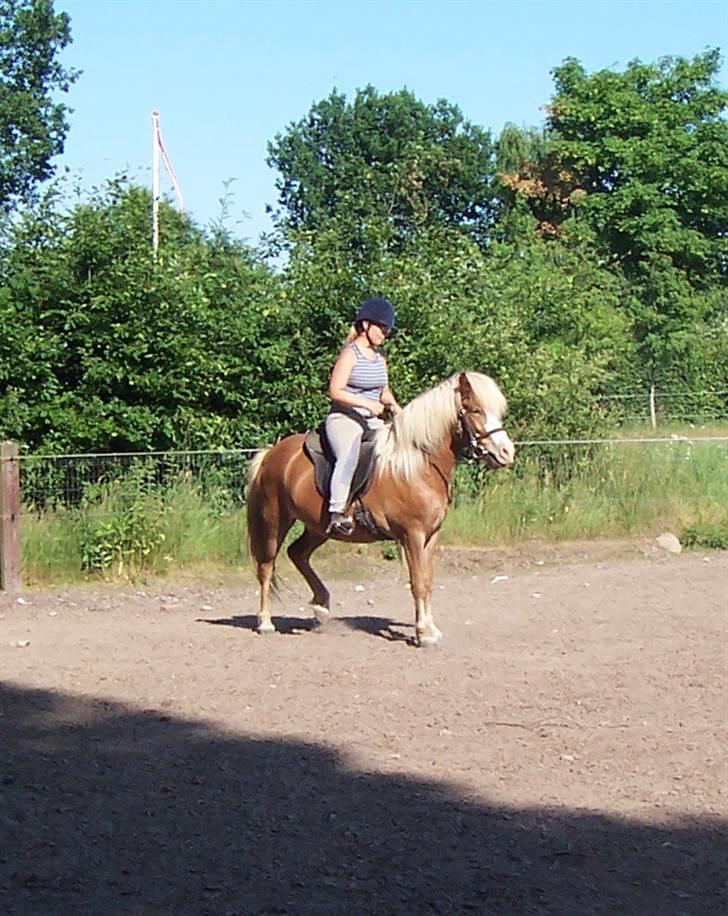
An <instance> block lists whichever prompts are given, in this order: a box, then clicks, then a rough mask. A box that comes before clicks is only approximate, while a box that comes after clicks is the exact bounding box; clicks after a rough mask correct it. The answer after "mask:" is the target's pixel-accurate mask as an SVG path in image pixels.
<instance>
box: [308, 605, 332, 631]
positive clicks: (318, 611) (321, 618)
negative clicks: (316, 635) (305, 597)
mask: <svg viewBox="0 0 728 916" xmlns="http://www.w3.org/2000/svg"><path fill="white" fill-rule="evenodd" d="M311 610H312V611H313V615H314V617H315V618H316V620H317V622H318V625H319V626H320V627H322V626H323V625H324V624H325V623H326V622H327V621H328V619H329V618H330V617H331V611H330V610H329V609H328V608H327V607H324V606H323V604H313V605H311Z"/></svg>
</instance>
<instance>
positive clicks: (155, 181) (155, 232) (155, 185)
mask: <svg viewBox="0 0 728 916" xmlns="http://www.w3.org/2000/svg"><path fill="white" fill-rule="evenodd" d="M158 249H159V112H158V111H153V112H152V251H153V252H154V259H155V260H156V259H157V250H158Z"/></svg>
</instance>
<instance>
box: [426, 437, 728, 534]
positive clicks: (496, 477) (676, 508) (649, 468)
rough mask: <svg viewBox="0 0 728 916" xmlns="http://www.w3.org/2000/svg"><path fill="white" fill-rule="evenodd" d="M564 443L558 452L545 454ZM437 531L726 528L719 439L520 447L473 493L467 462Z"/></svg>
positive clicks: (725, 468)
mask: <svg viewBox="0 0 728 916" xmlns="http://www.w3.org/2000/svg"><path fill="white" fill-rule="evenodd" d="M557 448H563V449H564V451H563V452H562V454H561V455H558V456H556V457H554V455H553V454H549V451H551V452H553V451H554V450H555V449H557ZM459 478H460V479H459V481H458V484H459V486H458V488H457V489H456V500H455V505H454V506H453V509H452V511H451V512H450V515H449V516H448V519H447V522H446V524H445V530H444V533H443V536H444V539H445V542H448V543H451V544H492V545H508V544H514V543H516V542H518V541H522V540H527V539H531V538H540V539H545V540H549V541H559V540H573V539H582V538H597V537H634V536H641V535H649V534H653V533H659V532H660V531H661V530H664V529H666V528H669V529H670V530H673V531H675V532H676V533H677V534H680V533H682V532H683V531H684V530H685V529H686V528H687V527H689V526H695V525H707V526H715V527H717V528H719V529H720V528H723V527H728V446H727V445H726V444H725V443H705V444H693V443H690V442H689V441H680V440H678V441H675V442H674V443H668V444H665V443H654V444H640V443H634V444H632V443H623V444H615V445H600V446H569V447H568V452H567V451H566V449H565V447H560V446H548V447H547V446H533V447H529V446H524V447H523V449H522V450H521V453H520V455H519V457H518V458H517V469H514V471H513V472H509V473H503V472H499V473H496V474H490V475H488V477H487V479H486V480H485V481H484V482H483V485H482V486H481V487H480V492H479V493H477V494H476V493H474V492H473V490H474V487H473V482H472V479H469V477H468V468H467V466H466V467H465V468H464V469H462V471H461V472H460V475H459Z"/></svg>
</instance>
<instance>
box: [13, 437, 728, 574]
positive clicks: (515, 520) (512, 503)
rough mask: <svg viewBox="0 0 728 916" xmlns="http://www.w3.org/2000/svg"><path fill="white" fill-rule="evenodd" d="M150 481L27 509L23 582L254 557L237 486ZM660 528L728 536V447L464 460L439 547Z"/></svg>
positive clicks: (697, 538)
mask: <svg viewBox="0 0 728 916" xmlns="http://www.w3.org/2000/svg"><path fill="white" fill-rule="evenodd" d="M145 481H146V478H144V475H139V474H137V475H136V476H135V475H134V474H131V475H130V476H128V477H127V478H126V479H124V480H117V481H115V482H113V483H111V484H107V485H104V486H102V487H97V488H96V489H95V490H91V491H90V492H89V494H87V497H86V498H85V499H84V500H83V501H82V502H81V503H80V504H79V505H77V506H76V507H75V508H63V507H55V508H54V507H50V508H47V509H45V510H44V511H41V512H33V511H30V510H28V511H26V513H25V515H24V518H23V533H22V544H23V576H24V581H25V582H26V583H28V584H57V583H62V582H74V581H76V582H78V581H82V580H84V579H88V578H94V577H98V576H104V577H108V578H112V577H116V576H119V575H122V576H126V577H130V578H134V577H137V576H140V575H146V574H164V573H174V574H179V573H180V572H184V571H189V572H190V573H195V572H200V571H204V570H208V571H212V570H216V571H224V570H231V571H232V570H234V569H238V568H240V567H241V566H244V565H246V564H247V551H246V529H245V512H244V507H243V506H242V505H241V504H240V500H239V497H240V494H239V492H237V493H235V492H233V491H232V490H231V489H228V488H226V486H223V485H221V484H220V482H219V481H214V482H213V485H210V484H209V483H208V484H205V482H204V481H199V480H194V479H192V478H190V477H189V476H188V475H187V476H181V477H179V478H177V479H173V480H170V481H167V482H166V483H165V485H164V486H163V487H159V486H147V485H146V483H145ZM664 530H671V531H673V532H675V533H676V534H678V535H679V536H684V540H685V541H686V543H692V544H700V543H705V544H711V543H712V544H714V545H715V546H720V545H721V544H723V543H726V542H728V445H726V443H718V442H716V443H703V444H693V443H691V442H689V441H682V440H676V441H675V442H671V443H667V444H666V443H650V444H632V443H621V444H614V445H598V446H594V445H592V446H554V445H551V446H524V447H522V449H521V451H520V453H519V455H518V457H517V461H516V466H515V468H514V469H513V470H512V471H499V472H488V471H485V470H484V469H483V468H481V467H479V466H472V465H469V464H465V465H463V466H461V467H460V468H459V469H458V474H457V478H456V486H455V500H454V504H453V506H452V509H451V511H450V513H449V515H448V518H447V521H446V524H445V527H444V531H443V542H444V543H446V544H451V545H470V546H506V545H513V544H516V543H519V542H522V541H526V540H530V539H534V538H537V539H543V540H547V541H561V540H574V539H579V540H581V539H589V538H629V537H638V536H647V535H649V536H654V535H656V534H659V533H660V532H661V531H664ZM701 532H703V534H701ZM376 549H379V548H376Z"/></svg>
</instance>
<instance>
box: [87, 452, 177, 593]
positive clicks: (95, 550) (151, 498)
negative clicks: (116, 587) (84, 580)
mask: <svg viewBox="0 0 728 916" xmlns="http://www.w3.org/2000/svg"><path fill="white" fill-rule="evenodd" d="M153 484H154V481H153V479H150V476H149V469H148V468H144V467H140V468H137V469H133V470H132V471H131V472H130V473H129V475H128V476H127V477H125V478H123V479H120V480H115V481H113V482H111V483H109V484H100V485H98V486H97V487H92V488H89V491H88V492H87V495H86V500H85V512H84V515H83V523H82V528H81V567H82V569H84V570H87V571H89V572H99V573H102V574H106V573H109V572H113V574H115V575H116V576H122V575H134V574H135V573H137V572H139V571H140V570H142V569H143V568H144V567H145V566H147V565H149V563H150V561H151V559H152V554H153V552H154V551H155V550H157V548H159V547H160V545H161V544H162V543H163V542H164V540H165V536H166V535H165V517H164V516H165V506H164V502H163V499H162V493H161V491H155V489H154V488H153Z"/></svg>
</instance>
